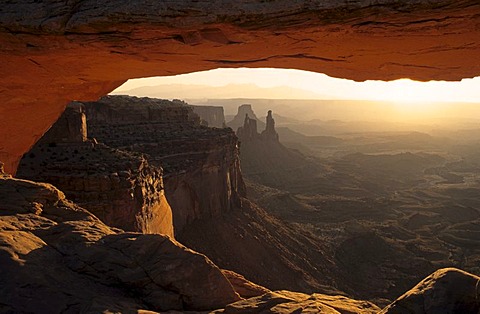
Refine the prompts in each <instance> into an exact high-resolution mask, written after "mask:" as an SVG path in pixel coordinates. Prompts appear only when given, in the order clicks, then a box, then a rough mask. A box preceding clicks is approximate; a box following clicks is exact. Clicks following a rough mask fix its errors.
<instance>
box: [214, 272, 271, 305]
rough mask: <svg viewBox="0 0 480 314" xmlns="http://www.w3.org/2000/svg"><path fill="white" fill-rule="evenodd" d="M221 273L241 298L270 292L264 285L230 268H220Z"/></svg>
mask: <svg viewBox="0 0 480 314" xmlns="http://www.w3.org/2000/svg"><path fill="white" fill-rule="evenodd" d="M222 273H223V275H224V276H225V277H226V278H227V279H228V281H230V283H231V284H232V286H233V289H235V292H237V293H238V294H239V295H240V296H241V297H242V298H245V299H248V298H253V297H258V296H261V295H263V294H265V293H269V292H271V291H270V290H268V289H267V288H265V287H262V286H260V285H257V284H256V283H253V282H251V281H249V280H247V279H245V277H243V276H242V275H240V274H237V273H236V272H233V271H231V270H225V269H222Z"/></svg>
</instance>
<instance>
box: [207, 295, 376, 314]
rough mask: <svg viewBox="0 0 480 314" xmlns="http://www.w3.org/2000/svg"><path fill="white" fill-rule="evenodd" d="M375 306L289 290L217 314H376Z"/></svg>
mask: <svg viewBox="0 0 480 314" xmlns="http://www.w3.org/2000/svg"><path fill="white" fill-rule="evenodd" d="M378 311H380V308H379V307H377V306H376V305H374V304H372V303H370V302H366V301H357V300H353V299H349V298H346V297H342V296H327V295H323V294H316V293H315V294H312V295H307V294H303V293H298V292H290V291H284V290H283V291H275V292H270V293H266V294H264V295H262V296H259V297H255V298H251V299H247V300H241V301H238V302H236V303H233V304H229V305H228V306H227V307H226V308H225V309H224V310H221V311H216V312H215V313H226V314H228V313H232V314H233V313H278V314H281V313H284V314H287V313H326V314H354V313H355V314H375V313H378Z"/></svg>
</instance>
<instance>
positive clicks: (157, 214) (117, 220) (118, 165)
mask: <svg viewBox="0 0 480 314" xmlns="http://www.w3.org/2000/svg"><path fill="white" fill-rule="evenodd" d="M86 129H87V126H86V120H85V114H84V108H83V105H81V104H78V103H77V104H72V105H69V106H68V107H67V110H66V112H65V113H64V114H63V115H62V116H61V117H60V119H59V120H58V121H57V122H56V123H55V124H54V125H53V127H52V128H51V129H50V130H49V131H48V132H47V133H46V134H45V136H44V137H42V139H41V140H40V141H39V143H37V144H36V145H35V146H34V147H33V148H32V149H31V150H30V151H29V152H28V153H27V154H26V155H25V156H24V158H23V159H22V161H21V163H20V167H19V170H18V173H17V175H18V177H21V178H25V179H30V180H35V181H40V182H48V183H51V184H54V185H55V186H57V187H58V188H60V189H62V191H63V192H65V193H66V195H67V197H68V198H69V199H71V200H73V201H75V202H76V203H77V204H79V205H81V206H83V207H84V208H86V209H88V210H89V211H90V212H92V213H93V214H95V215H96V216H97V217H98V218H100V219H101V220H102V221H103V222H104V223H106V224H108V225H110V226H113V227H117V228H121V229H123V230H127V231H136V232H142V233H161V234H166V235H169V236H172V237H173V222H172V211H171V208H170V205H169V204H168V202H167V200H166V198H165V191H164V187H163V180H162V175H163V173H162V169H161V168H156V167H152V166H150V165H149V163H148V162H147V161H146V160H145V159H144V158H143V157H142V156H141V155H139V154H135V153H131V152H122V151H119V150H115V149H113V148H110V147H107V146H105V145H103V144H96V143H95V142H93V141H89V140H87V139H86V136H87V134H86Z"/></svg>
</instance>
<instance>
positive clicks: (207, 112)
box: [192, 106, 225, 128]
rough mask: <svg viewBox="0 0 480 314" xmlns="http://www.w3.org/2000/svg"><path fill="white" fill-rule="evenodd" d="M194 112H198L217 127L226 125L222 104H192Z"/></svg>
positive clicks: (209, 123)
mask: <svg viewBox="0 0 480 314" xmlns="http://www.w3.org/2000/svg"><path fill="white" fill-rule="evenodd" d="M192 109H193V112H195V113H196V114H198V116H199V117H200V119H202V120H204V121H205V122H206V123H207V124H208V126H210V127H215V128H224V127H225V115H224V113H223V107H220V106H192Z"/></svg>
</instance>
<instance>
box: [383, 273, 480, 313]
mask: <svg viewBox="0 0 480 314" xmlns="http://www.w3.org/2000/svg"><path fill="white" fill-rule="evenodd" d="M479 283H480V277H478V276H475V275H473V274H470V273H467V272H465V271H462V270H460V269H456V268H444V269H439V270H437V271H436V272H434V273H433V274H431V275H430V276H428V277H427V278H425V279H424V280H422V281H421V282H420V283H418V285H416V286H415V287H414V288H412V289H411V290H409V291H407V292H406V293H405V294H404V295H402V296H401V297H399V298H398V299H397V300H395V302H393V303H392V304H390V305H389V306H387V307H386V308H385V309H383V310H382V311H381V312H380V314H406V313H409V314H417V313H418V314H420V313H422V314H445V313H478V312H479V311H480V303H479V301H478V300H479V295H480V286H479Z"/></svg>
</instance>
